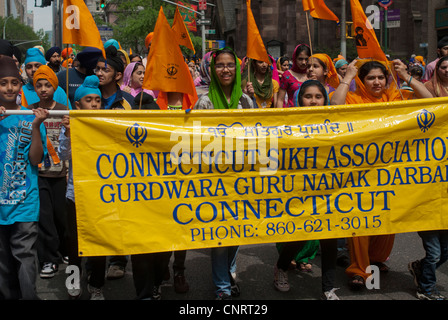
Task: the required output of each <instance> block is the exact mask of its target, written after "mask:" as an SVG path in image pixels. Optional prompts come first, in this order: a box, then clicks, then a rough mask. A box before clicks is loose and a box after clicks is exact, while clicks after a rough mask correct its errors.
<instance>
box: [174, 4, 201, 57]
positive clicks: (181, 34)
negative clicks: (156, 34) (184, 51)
mask: <svg viewBox="0 0 448 320" xmlns="http://www.w3.org/2000/svg"><path fill="white" fill-rule="evenodd" d="M172 29H173V30H174V32H175V33H176V36H177V42H179V44H180V45H182V46H185V47H187V48H188V49H191V50H193V53H195V52H196V51H195V50H194V46H193V42H191V38H190V34H189V33H188V30H187V27H186V26H185V22H184V19H183V18H182V16H181V14H180V12H179V7H177V6H176V12H175V13H174V21H173V26H172Z"/></svg>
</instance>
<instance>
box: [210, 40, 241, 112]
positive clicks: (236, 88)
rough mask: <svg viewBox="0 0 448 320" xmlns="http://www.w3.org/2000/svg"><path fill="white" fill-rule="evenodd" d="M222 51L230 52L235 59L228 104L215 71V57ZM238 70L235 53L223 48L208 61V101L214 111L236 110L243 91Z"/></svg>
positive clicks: (238, 64) (238, 65)
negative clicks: (209, 78)
mask: <svg viewBox="0 0 448 320" xmlns="http://www.w3.org/2000/svg"><path fill="white" fill-rule="evenodd" d="M223 50H226V51H227V50H228V51H230V53H232V54H233V56H234V57H235V63H236V68H235V80H234V81H233V88H232V95H231V98H230V103H229V102H227V99H226V96H225V94H224V91H223V90H222V88H221V83H220V82H219V79H218V75H217V74H216V70H215V59H216V56H217V55H218V54H219V52H221V51H223ZM239 70H240V62H239V61H238V57H237V56H236V54H235V52H234V51H233V50H232V49H230V48H228V47H225V48H223V49H220V50H218V51H216V52H215V53H213V55H212V59H211V61H210V71H211V81H210V86H209V91H208V97H209V98H210V101H211V102H212V104H213V107H214V108H215V109H236V108H238V103H239V101H240V98H241V97H242V95H243V90H242V89H241V73H240V72H239Z"/></svg>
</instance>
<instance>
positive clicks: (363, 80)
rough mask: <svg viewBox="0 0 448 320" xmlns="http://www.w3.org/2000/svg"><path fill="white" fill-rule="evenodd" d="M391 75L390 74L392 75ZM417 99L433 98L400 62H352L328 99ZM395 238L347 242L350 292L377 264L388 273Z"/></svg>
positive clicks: (343, 101)
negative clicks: (353, 84) (403, 85)
mask: <svg viewBox="0 0 448 320" xmlns="http://www.w3.org/2000/svg"><path fill="white" fill-rule="evenodd" d="M392 68H393V70H394V71H395V73H396V75H398V77H400V78H401V79H402V80H403V81H406V82H407V83H408V85H409V86H410V87H411V88H412V89H413V92H412V91H409V90H400V89H398V86H397V81H396V80H394V83H395V84H394V83H389V82H390V80H389V79H390V76H389V72H388V69H389V70H392ZM392 76H393V75H392ZM353 79H355V82H356V91H355V92H349V85H350V82H351V81H352V80H353ZM414 97H416V98H431V97H432V95H431V93H430V92H429V91H428V89H426V87H425V85H424V84H423V83H421V82H419V81H417V80H415V79H414V80H413V79H412V76H410V75H409V74H408V72H407V68H406V65H405V64H404V63H403V62H402V61H400V60H394V61H393V62H391V63H390V62H380V61H376V60H356V59H355V60H353V61H352V62H351V63H350V64H349V66H348V68H347V73H346V75H345V77H344V79H343V80H342V81H341V82H340V85H339V87H338V88H337V89H336V91H335V92H334V93H333V95H332V97H331V104H332V105H343V104H362V103H380V102H388V101H400V100H408V99H413V98H414ZM394 240H395V235H393V234H391V235H378V236H363V237H353V238H349V239H348V247H349V251H350V265H349V267H348V268H347V269H346V271H345V272H346V274H347V275H348V276H349V278H350V280H349V285H350V287H351V288H352V289H355V290H357V289H362V288H363V287H364V286H365V281H366V279H367V278H368V277H369V276H370V273H367V272H366V270H367V267H368V266H370V265H377V266H378V267H379V271H380V272H387V271H388V270H389V268H388V267H387V266H386V265H385V264H384V262H385V261H386V260H387V259H388V257H389V255H390V253H391V251H392V247H393V245H394Z"/></svg>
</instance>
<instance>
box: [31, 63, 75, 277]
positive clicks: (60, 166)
mask: <svg viewBox="0 0 448 320" xmlns="http://www.w3.org/2000/svg"><path fill="white" fill-rule="evenodd" d="M33 85H34V89H35V90H36V93H37V95H38V97H39V98H40V101H39V102H36V103H34V104H32V105H30V106H28V108H30V109H37V108H43V109H46V110H66V109H67V107H66V106H65V105H63V104H61V103H59V102H56V101H55V100H53V95H54V93H55V91H56V90H57V88H58V78H57V77H56V74H55V73H54V71H53V70H52V69H51V68H50V67H48V66H46V65H41V66H40V67H39V68H38V69H37V71H36V72H35V73H34V76H33ZM44 125H45V128H46V130H47V148H48V155H47V156H46V157H45V160H44V162H43V164H40V165H39V195H40V213H39V237H38V240H37V256H38V259H39V264H40V267H41V271H40V277H41V278H52V277H53V276H54V275H55V273H56V272H57V271H58V267H59V262H60V261H61V257H66V256H67V252H66V243H65V229H66V222H67V215H66V210H65V189H66V187H67V179H66V176H67V170H68V169H67V163H66V162H65V161H61V160H60V159H59V157H58V155H57V153H56V150H57V149H58V147H59V132H60V131H61V117H49V118H47V119H46V120H45V121H44Z"/></svg>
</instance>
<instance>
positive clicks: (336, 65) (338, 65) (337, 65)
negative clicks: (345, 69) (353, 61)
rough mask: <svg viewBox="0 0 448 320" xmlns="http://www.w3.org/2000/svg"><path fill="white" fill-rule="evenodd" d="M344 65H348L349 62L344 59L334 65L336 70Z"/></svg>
mask: <svg viewBox="0 0 448 320" xmlns="http://www.w3.org/2000/svg"><path fill="white" fill-rule="evenodd" d="M344 64H348V62H347V61H345V60H344V59H340V60H338V61H336V63H335V64H334V67H335V68H336V69H339V68H340V67H342V66H343V65H344Z"/></svg>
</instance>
